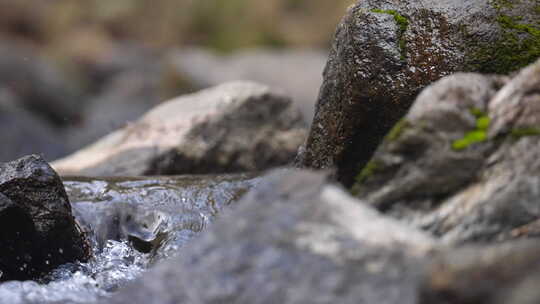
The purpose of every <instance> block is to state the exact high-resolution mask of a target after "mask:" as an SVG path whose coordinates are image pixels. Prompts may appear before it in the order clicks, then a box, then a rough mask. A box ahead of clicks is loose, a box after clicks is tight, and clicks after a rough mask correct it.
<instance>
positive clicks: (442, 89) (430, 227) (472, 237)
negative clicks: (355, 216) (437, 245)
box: [353, 61, 540, 244]
mask: <svg viewBox="0 0 540 304" xmlns="http://www.w3.org/2000/svg"><path fill="white" fill-rule="evenodd" d="M539 86H540V61H538V62H536V63H535V64H533V65H531V66H529V67H528V68H526V69H524V70H523V71H521V72H520V73H519V74H518V75H517V76H515V77H514V78H512V79H509V78H507V77H499V76H482V75H477V74H457V75H454V76H451V77H448V78H445V79H443V80H441V81H439V82H437V83H435V84H434V85H432V86H430V87H429V88H427V89H426V90H425V91H424V92H422V94H421V95H420V96H419V97H418V99H417V100H416V102H415V103H414V105H413V107H412V108H411V110H410V111H409V113H408V114H407V115H406V116H405V118H404V119H403V121H401V122H400V123H399V124H398V125H397V126H396V127H395V128H394V129H393V130H392V131H391V132H390V133H389V134H388V135H387V137H386V138H385V140H384V142H383V143H382V145H381V146H380V147H379V149H378V150H377V152H376V153H375V156H374V157H373V159H372V160H371V161H370V162H369V163H368V164H367V165H366V166H365V167H364V169H363V170H362V171H361V172H360V174H359V175H358V178H357V180H358V181H357V184H356V185H355V187H354V188H353V190H354V192H356V195H357V196H358V197H360V198H362V199H364V200H366V201H367V202H369V203H370V204H372V205H374V206H376V207H377V208H379V209H380V210H383V211H385V212H388V213H389V214H392V215H393V216H396V217H398V218H400V219H403V220H405V221H407V222H409V223H410V224H412V225H414V226H416V227H420V228H422V229H425V230H427V231H429V232H431V233H432V234H433V235H436V236H439V237H440V238H441V239H442V240H443V241H444V242H447V243H453V244H455V243H463V242H472V241H483V242H487V241H489V242H492V241H500V240H508V239H514V238H525V237H535V236H537V235H538V221H539V219H540V208H538V206H537V196H538V189H540V188H539V187H540V180H539V179H538V172H539V170H540V162H539V161H538V160H539V159H540V157H539V155H538V153H537V151H540V150H539V145H540V136H539V135H540V129H539V126H540V115H539V113H540V110H539V109H540V94H538V90H537V88H538V87H539Z"/></svg>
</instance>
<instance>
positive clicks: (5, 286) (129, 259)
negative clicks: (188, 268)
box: [0, 175, 259, 304]
mask: <svg viewBox="0 0 540 304" xmlns="http://www.w3.org/2000/svg"><path fill="white" fill-rule="evenodd" d="M258 182H259V178H257V177H254V176H249V175H225V176H184V177H166V178H165V177H160V178H112V179H111V178H109V179H95V178H94V179H88V178H76V177H72V178H66V179H65V181H64V185H65V187H66V191H67V192H68V195H69V197H70V200H71V203H72V206H73V213H74V215H75V217H76V218H77V220H78V222H79V223H80V225H81V227H82V228H83V230H85V231H86V233H87V235H88V238H89V240H90V241H91V243H92V245H93V250H94V257H93V258H92V259H91V260H90V261H88V262H86V263H76V264H66V265H63V266H61V267H59V268H58V269H56V270H55V271H54V272H53V273H51V274H50V275H49V277H47V278H45V279H44V280H43V281H42V282H34V281H26V282H16V281H12V282H5V283H2V284H0V304H4V303H5V304H29V303H36V304H38V303H39V304H42V303H43V304H47V303H51V304H52V303H55V304H56V303H97V302H99V300H100V299H102V298H104V297H108V296H110V295H111V294H113V293H114V292H115V291H116V290H117V289H118V288H120V287H122V286H123V285H125V284H127V283H129V282H130V281H132V280H134V279H136V278H137V277H139V276H141V275H142V274H143V273H144V271H145V269H147V268H148V267H151V266H152V265H153V264H154V263H156V262H158V261H160V260H162V259H165V258H167V257H170V256H171V255H174V254H175V253H176V252H178V250H179V249H180V248H181V247H182V246H184V245H185V244H186V243H187V242H189V240H190V239H192V238H193V237H195V236H196V235H197V234H198V233H200V232H201V231H203V230H204V229H205V227H206V226H207V225H208V224H209V223H210V222H211V221H212V220H213V219H214V218H215V217H216V216H217V215H218V214H219V212H221V211H222V210H223V208H224V207H226V206H228V205H230V204H231V203H232V202H234V201H236V200H238V198H239V197H240V196H241V195H242V194H244V193H245V192H246V191H247V190H249V189H250V188H252V187H253V186H254V185H255V184H257V183H258Z"/></svg>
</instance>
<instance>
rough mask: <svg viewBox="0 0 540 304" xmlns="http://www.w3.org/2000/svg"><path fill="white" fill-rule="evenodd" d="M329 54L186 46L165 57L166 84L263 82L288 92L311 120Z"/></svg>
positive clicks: (171, 87) (177, 85)
mask: <svg viewBox="0 0 540 304" xmlns="http://www.w3.org/2000/svg"><path fill="white" fill-rule="evenodd" d="M326 57H327V54H326V53H325V52H323V51H319V50H310V49H293V50H274V49H251V50H246V51H240V52H235V53H233V54H231V55H226V56H224V55H218V54H216V53H213V52H211V51H209V50H207V49H202V48H185V49H181V50H175V51H172V52H171V53H170V54H169V55H168V56H167V57H166V67H167V68H166V74H165V75H166V77H165V79H164V81H165V83H164V84H165V86H166V87H170V89H169V90H171V89H174V88H175V87H179V88H180V89H184V88H186V86H194V87H196V88H201V89H202V88H207V87H211V86H215V85H218V84H220V83H224V82H226V81H237V80H250V81H256V82H260V83H264V84H267V85H270V86H272V87H276V88H281V89H283V90H284V91H285V92H287V94H289V95H290V96H291V97H292V99H293V102H294V103H295V104H296V105H298V106H299V108H300V109H301V111H302V114H303V115H304V118H305V120H306V121H308V122H310V121H311V120H312V119H313V114H314V112H315V101H316V100H317V89H318V88H319V86H320V85H321V81H322V76H321V74H322V71H323V68H324V62H325V60H326ZM284 76H285V77H284Z"/></svg>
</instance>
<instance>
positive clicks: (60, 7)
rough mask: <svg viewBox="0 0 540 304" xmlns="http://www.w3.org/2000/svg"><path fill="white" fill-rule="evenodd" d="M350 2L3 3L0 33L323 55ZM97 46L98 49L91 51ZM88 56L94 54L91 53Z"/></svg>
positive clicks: (44, 39)
mask: <svg viewBox="0 0 540 304" xmlns="http://www.w3.org/2000/svg"><path fill="white" fill-rule="evenodd" d="M352 2H353V1H351V0H332V1H329V0H159V1H149V0H111V1H107V0H105V1H104V0H0V28H1V29H2V34H3V35H11V36H15V37H16V38H23V39H27V40H29V41H32V42H35V43H39V44H46V45H48V46H50V47H53V48H54V47H63V48H65V47H69V46H70V44H75V43H74V41H75V42H80V41H81V39H85V40H86V42H87V43H86V45H87V46H88V47H90V48H92V47H93V48H100V47H103V45H101V44H103V43H106V41H107V40H108V39H121V40H126V39H129V40H136V41H139V42H141V43H144V44H145V45H146V46H149V47H158V48H163V47H170V46H178V45H184V44H190V45H200V46H206V47H210V48H213V49H215V50H219V51H224V52H230V51H232V50H235V49H239V48H245V47H254V46H273V47H286V46H294V47H298V46H302V47H306V46H309V47H326V46H327V45H328V42H329V41H330V38H331V36H332V33H333V32H334V30H335V26H336V23H337V21H338V20H339V18H340V16H342V15H343V12H344V10H345V9H346V7H347V6H348V5H350V4H351V3H352ZM89 42H93V43H94V44H97V45H92V44H91V43H89ZM89 51H90V50H89Z"/></svg>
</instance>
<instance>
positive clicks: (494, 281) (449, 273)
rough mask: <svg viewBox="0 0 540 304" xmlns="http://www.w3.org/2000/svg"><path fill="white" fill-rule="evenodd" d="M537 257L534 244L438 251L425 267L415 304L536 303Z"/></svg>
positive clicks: (538, 295)
mask: <svg viewBox="0 0 540 304" xmlns="http://www.w3.org/2000/svg"><path fill="white" fill-rule="evenodd" d="M539 254H540V247H539V246H538V244H537V242H518V243H515V242H514V243H507V244H503V245H497V246H488V247H467V248H461V249H455V250H446V251H443V252H440V253H439V254H437V256H436V257H435V258H434V259H433V261H432V262H430V265H429V266H428V267H427V269H428V271H427V272H426V276H425V279H424V282H423V284H422V287H421V288H420V301H419V302H418V303H421V304H424V303H425V304H471V303H483V304H503V303H512V304H533V303H538V302H539V301H540V292H539V291H538V287H537V286H538V284H539V283H540V275H539V273H540V272H539V270H540V264H539V263H538V255H539Z"/></svg>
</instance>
